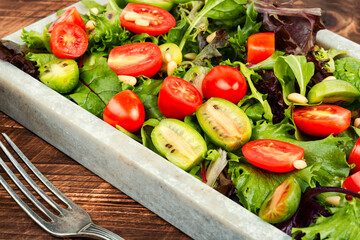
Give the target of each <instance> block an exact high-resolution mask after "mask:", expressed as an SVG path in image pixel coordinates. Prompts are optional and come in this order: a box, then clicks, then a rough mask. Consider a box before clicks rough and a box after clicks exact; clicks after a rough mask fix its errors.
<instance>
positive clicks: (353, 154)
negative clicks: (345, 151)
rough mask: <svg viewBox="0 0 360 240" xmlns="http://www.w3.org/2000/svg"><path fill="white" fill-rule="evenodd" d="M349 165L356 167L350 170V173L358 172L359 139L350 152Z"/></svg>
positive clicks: (359, 162)
mask: <svg viewBox="0 0 360 240" xmlns="http://www.w3.org/2000/svg"><path fill="white" fill-rule="evenodd" d="M348 163H349V164H355V165H356V166H355V167H354V168H353V169H351V170H350V172H351V173H356V172H359V171H360V137H359V138H358V140H357V141H356V143H355V145H354V147H353V149H352V150H351V153H350V156H349V160H348Z"/></svg>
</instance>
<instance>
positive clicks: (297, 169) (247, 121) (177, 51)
mask: <svg viewBox="0 0 360 240" xmlns="http://www.w3.org/2000/svg"><path fill="white" fill-rule="evenodd" d="M82 3H83V4H84V5H86V6H87V7H88V9H89V11H88V13H87V14H84V15H82V14H80V13H79V12H78V10H77V9H76V8H75V7H71V8H69V9H67V10H65V11H60V12H59V13H58V18H57V19H56V20H55V21H54V22H52V23H49V24H48V25H47V26H46V27H45V29H44V31H43V32H35V31H26V30H25V29H24V30H23V32H22V39H23V41H24V43H25V44H26V47H24V46H18V45H16V44H14V43H10V42H6V41H2V42H1V57H2V59H4V60H7V61H10V62H11V63H13V64H15V65H16V66H18V67H20V68H21V69H23V70H24V71H26V72H28V73H29V74H31V75H32V76H34V77H35V78H37V79H39V80H40V81H41V82H42V83H44V84H45V85H47V86H48V87H50V88H52V89H54V90H55V91H57V92H59V93H61V94H63V95H64V97H66V98H68V99H69V100H70V101H73V102H74V103H76V104H78V105H80V106H81V107H83V108H84V109H86V110H88V111H89V112H91V113H93V114H94V115H96V116H97V117H99V118H102V119H103V120H104V121H105V122H107V123H109V124H110V125H112V126H113V127H114V128H116V129H118V130H119V131H121V132H123V133H125V134H127V135H128V136H129V137H131V138H133V139H135V140H136V141H138V142H140V143H141V144H143V145H144V146H146V147H147V148H149V149H151V150H153V151H154V152H156V153H158V154H160V155H162V156H164V157H165V158H166V159H167V160H168V161H170V162H171V163H173V164H174V165H176V166H178V167H179V168H181V169H183V170H184V171H187V172H188V173H189V174H191V175H193V176H194V177H195V178H197V179H198V180H199V181H203V182H204V183H205V184H207V185H209V186H210V187H212V188H215V189H216V190H218V191H219V192H221V193H222V194H224V195H226V196H228V197H229V198H231V199H233V200H234V201H236V202H238V203H239V204H241V205H242V206H243V207H244V208H246V209H248V210H249V211H251V212H253V213H254V214H256V215H258V216H259V217H260V218H261V219H263V220H264V221H266V222H269V223H270V224H273V225H275V226H276V227H278V228H279V229H281V230H282V231H284V232H285V233H287V234H288V235H290V236H292V237H293V238H294V239H359V238H360V222H359V218H360V199H359V197H360V194H359V193H358V192H359V191H360V140H358V139H359V135H360V130H359V128H358V127H359V126H360V118H359V117H360V116H359V114H360V111H359V109H360V61H359V60H356V59H353V58H349V57H344V56H345V55H346V54H347V52H346V51H343V50H341V49H324V48H322V47H320V46H317V45H315V40H316V39H315V38H316V33H317V32H318V31H319V30H320V29H323V28H324V25H323V23H322V21H321V11H320V9H313V8H312V9H296V8H292V6H291V3H286V4H285V3H277V2H269V1H266V2H265V1H249V2H248V1H247V0H206V1H188V0H126V1H125V0H118V1H115V0H109V2H108V4H107V5H106V6H103V5H100V4H98V3H96V2H95V1H92V0H83V1H82Z"/></svg>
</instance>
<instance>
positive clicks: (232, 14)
mask: <svg viewBox="0 0 360 240" xmlns="http://www.w3.org/2000/svg"><path fill="white" fill-rule="evenodd" d="M246 4H247V0H225V1H222V2H221V3H220V4H218V5H216V6H215V7H213V8H212V9H211V10H210V11H208V12H207V13H206V15H205V16H206V17H208V18H211V19H217V20H222V19H227V20H229V19H234V18H238V17H239V15H242V14H244V12H245V5H246Z"/></svg>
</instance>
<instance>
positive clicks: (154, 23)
mask: <svg viewBox="0 0 360 240" xmlns="http://www.w3.org/2000/svg"><path fill="white" fill-rule="evenodd" d="M120 22H121V26H123V27H124V28H126V29H127V30H129V31H131V32H133V33H137V34H140V33H147V34H149V35H151V36H158V35H160V34H163V33H166V32H168V31H169V30H170V29H171V28H172V27H175V25H176V21H175V18H174V17H173V16H172V15H171V14H170V13H169V12H168V11H166V10H165V9H162V8H160V7H156V6H152V5H148V4H142V3H128V4H127V5H126V7H125V8H124V9H123V10H122V12H121V15H120Z"/></svg>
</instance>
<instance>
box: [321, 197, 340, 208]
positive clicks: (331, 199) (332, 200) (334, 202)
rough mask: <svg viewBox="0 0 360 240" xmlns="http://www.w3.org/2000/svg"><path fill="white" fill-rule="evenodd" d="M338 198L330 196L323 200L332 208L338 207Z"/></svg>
mask: <svg viewBox="0 0 360 240" xmlns="http://www.w3.org/2000/svg"><path fill="white" fill-rule="evenodd" d="M340 199H341V198H340V196H330V197H327V198H325V201H327V202H328V203H330V204H332V205H334V206H339V205H340Z"/></svg>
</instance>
